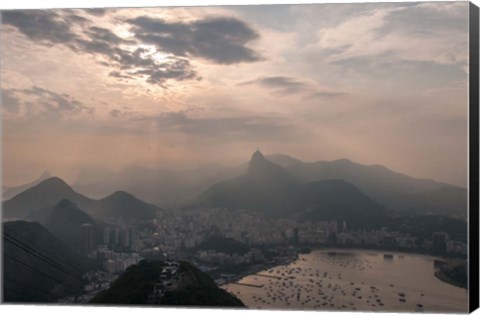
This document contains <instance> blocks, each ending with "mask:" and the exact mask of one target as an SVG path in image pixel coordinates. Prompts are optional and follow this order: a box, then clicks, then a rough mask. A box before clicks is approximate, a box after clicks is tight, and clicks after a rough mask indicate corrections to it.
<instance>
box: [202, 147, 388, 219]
mask: <svg viewBox="0 0 480 315" xmlns="http://www.w3.org/2000/svg"><path fill="white" fill-rule="evenodd" d="M195 204H197V205H201V206H206V207H223V208H228V209H247V210H255V211H257V212H260V213H262V214H264V215H266V216H268V217H277V218H279V217H286V218H292V219H295V220H297V221H305V220H312V221H316V220H348V221H349V222H351V225H350V226H353V225H355V224H365V223H367V221H368V223H374V222H375V221H377V220H379V219H381V218H382V217H385V216H387V215H388V212H387V209H386V208H385V207H383V206H381V205H379V204H377V203H376V202H374V201H373V200H371V199H370V198H369V197H368V196H366V195H365V194H363V193H362V192H361V191H360V190H358V189H357V188H356V187H355V186H354V185H352V184H350V183H348V182H346V181H343V180H338V179H334V180H320V181H312V182H309V183H303V182H301V181H299V180H297V179H296V178H295V177H294V176H292V175H291V174H290V172H288V171H287V170H286V169H284V168H283V167H281V166H279V165H277V164H275V163H273V162H271V161H269V160H267V159H266V158H265V157H264V156H263V154H262V153H261V152H260V151H257V152H255V153H254V154H253V156H252V158H251V161H250V163H249V166H248V169H247V171H246V173H245V174H243V175H240V176H238V177H235V178H232V179H229V180H226V181H222V182H219V183H217V184H215V185H214V186H212V187H211V188H210V189H208V190H207V191H206V192H205V193H203V194H202V195H201V196H200V197H199V198H198V201H197V202H196V203H195Z"/></svg>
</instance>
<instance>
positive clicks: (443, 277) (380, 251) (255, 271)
mask: <svg viewBox="0 0 480 315" xmlns="http://www.w3.org/2000/svg"><path fill="white" fill-rule="evenodd" d="M314 251H321V252H325V253H327V252H328V251H332V252H335V251H338V252H354V251H362V252H375V253H378V254H394V255H403V254H405V255H414V256H423V257H428V258H430V259H433V260H443V261H445V260H448V259H452V258H448V257H442V256H434V255H433V254H428V253H418V252H403V251H395V250H388V249H385V250H383V249H379V248H357V247H351V248H346V247H312V248H311V251H310V253H312V252H314ZM310 253H309V254H310ZM300 254H301V253H297V254H296V256H295V257H291V258H290V259H286V260H285V261H283V262H281V263H279V264H266V265H263V266H258V267H257V268H254V269H253V270H251V271H248V272H244V273H241V274H239V275H237V276H235V277H233V278H231V279H229V280H228V281H226V282H224V283H222V284H218V286H219V287H222V286H224V285H228V284H234V283H235V282H236V281H238V280H241V279H242V278H245V277H248V276H253V275H255V274H258V273H259V272H261V271H264V270H268V269H270V268H275V267H279V266H285V265H289V264H291V263H292V262H294V261H296V260H298V259H299V257H300ZM440 273H441V270H438V271H436V272H434V276H435V277H436V278H438V279H439V280H441V281H443V282H444V283H447V284H450V285H453V286H455V287H458V288H462V289H467V288H465V287H464V286H462V285H461V284H459V283H457V282H455V281H454V280H451V279H450V278H448V277H447V276H446V275H444V274H443V273H442V274H440Z"/></svg>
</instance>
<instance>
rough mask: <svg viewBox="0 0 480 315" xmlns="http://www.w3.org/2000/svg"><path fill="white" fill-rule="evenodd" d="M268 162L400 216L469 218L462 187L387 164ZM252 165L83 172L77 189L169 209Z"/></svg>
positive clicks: (285, 158)
mask: <svg viewBox="0 0 480 315" xmlns="http://www.w3.org/2000/svg"><path fill="white" fill-rule="evenodd" d="M265 158H266V159H267V160H269V161H271V162H273V163H275V164H277V165H278V166H280V167H282V168H284V169H285V170H286V171H287V172H288V173H289V174H290V176H292V177H293V178H294V179H296V180H297V181H298V182H301V183H304V184H307V183H310V182H313V181H319V180H343V181H346V182H348V183H350V184H353V185H355V186H356V187H357V188H358V189H359V190H360V191H362V192H363V193H364V194H365V195H367V196H368V197H370V198H371V199H372V200H374V201H376V202H377V203H379V204H381V205H383V206H385V207H387V208H389V209H393V210H397V211H398V212H399V213H404V214H405V213H417V214H442V215H447V216H453V217H457V218H462V219H466V216H467V211H466V208H467V190H466V189H465V188H462V187H458V186H454V185H450V184H446V183H441V182H438V181H434V180H430V179H421V178H415V177H412V176H408V175H405V174H401V173H399V172H395V171H393V170H391V169H388V168H387V167H385V166H382V165H364V164H360V163H356V162H353V161H351V160H348V159H339V160H334V161H317V162H303V161H301V160H299V159H296V158H293V157H290V156H288V155H281V154H274V155H266V156H265ZM248 168H249V163H244V164H241V165H239V166H236V167H222V166H219V165H214V164H212V165H208V166H204V167H201V168H198V169H192V170H184V171H173V170H153V169H147V168H142V167H138V166H137V167H129V168H126V169H124V170H121V171H119V172H110V171H105V170H98V171H89V170H82V171H81V172H80V174H79V177H78V179H77V181H76V182H75V183H74V184H73V187H74V188H75V190H77V191H79V192H81V193H83V194H85V195H87V196H91V197H95V198H99V197H103V196H105V195H107V194H110V193H112V192H113V191H116V190H124V191H128V192H130V193H132V194H134V195H135V196H138V197H139V198H141V199H142V200H145V201H147V202H151V203H154V204H157V205H159V206H168V205H172V204H181V203H191V202H192V201H193V200H195V199H196V197H197V196H199V195H200V194H202V193H203V192H205V191H206V190H208V189H209V188H210V187H211V186H213V185H215V184H216V183H218V182H220V181H224V180H228V179H233V178H235V177H237V176H240V175H242V174H244V173H245V172H246V171H247V170H248Z"/></svg>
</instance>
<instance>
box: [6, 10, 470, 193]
mask: <svg viewBox="0 0 480 315" xmlns="http://www.w3.org/2000/svg"><path fill="white" fill-rule="evenodd" d="M467 12H468V3H464V2H449V3H436V2H434V3H432V2H430V3H394V4H355V5H349V4H334V5H329V4H324V5H314V6H310V5H299V6H295V5H292V6H234V7H194V8H148V9H134V10H130V9H95V10H55V11H17V12H10V13H9V14H7V15H4V16H3V19H2V34H1V35H2V43H1V44H2V69H1V71H2V73H1V74H2V92H3V124H2V126H3V180H4V182H3V185H6V186H15V185H19V184H23V183H25V182H29V181H32V180H33V179H35V178H36V177H38V176H39V175H40V174H41V173H42V172H43V171H44V170H49V171H50V172H51V173H52V174H54V175H57V176H60V177H61V178H63V179H65V180H67V181H68V182H74V181H75V180H76V178H77V176H78V173H79V171H80V170H82V169H112V170H120V169H123V168H125V167H127V166H131V165H140V166H143V167H147V168H155V169H189V168H197V167H199V166H202V165H204V164H215V163H221V164H222V165H229V166H238V165H241V164H243V163H246V162H247V161H248V160H249V158H250V156H251V154H252V152H254V151H255V150H256V149H257V148H260V149H261V150H262V152H263V153H265V154H272V153H282V154H288V155H290V156H293V157H296V158H299V159H301V160H304V161H318V160H335V159H340V158H348V159H350V160H353V161H355V162H358V163H364V164H381V165H384V166H387V167H389V168H390V169H393V170H395V171H398V172H401V173H405V174H408V175H410V176H414V177H419V178H431V179H434V180H438V181H442V182H446V183H450V184H455V185H458V186H461V187H466V176H467V114H468V113H467V76H468V49H467V43H468V32H467V30H468V24H467V22H468V21H467V19H465V16H466V14H467Z"/></svg>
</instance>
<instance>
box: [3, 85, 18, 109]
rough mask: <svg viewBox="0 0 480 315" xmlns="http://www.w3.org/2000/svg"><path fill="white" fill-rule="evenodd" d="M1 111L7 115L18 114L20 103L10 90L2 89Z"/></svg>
mask: <svg viewBox="0 0 480 315" xmlns="http://www.w3.org/2000/svg"><path fill="white" fill-rule="evenodd" d="M1 96H2V109H4V110H5V111H6V112H9V113H18V112H19V111H20V106H21V102H20V99H18V97H17V96H16V95H15V93H14V92H13V91H12V90H8V89H3V88H2V94H1Z"/></svg>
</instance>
